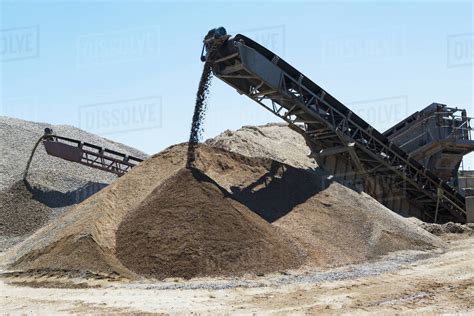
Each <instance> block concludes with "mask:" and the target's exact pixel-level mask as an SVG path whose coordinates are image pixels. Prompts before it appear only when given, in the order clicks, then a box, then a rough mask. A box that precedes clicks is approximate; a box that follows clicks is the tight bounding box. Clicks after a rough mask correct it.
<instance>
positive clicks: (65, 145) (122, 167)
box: [42, 135, 143, 177]
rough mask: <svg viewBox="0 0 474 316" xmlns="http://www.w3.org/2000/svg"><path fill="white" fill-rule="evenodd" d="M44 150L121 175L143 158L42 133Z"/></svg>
mask: <svg viewBox="0 0 474 316" xmlns="http://www.w3.org/2000/svg"><path fill="white" fill-rule="evenodd" d="M42 138H43V145H44V146H45V149H46V152H47V153H48V154H50V155H52V156H56V157H59V158H62V159H66V160H69V161H73V162H77V163H80V164H82V165H86V166H89V167H92V168H96V169H100V170H104V171H107V172H111V173H114V174H116V175H117V176H119V177H120V176H122V175H124V174H125V173H127V172H128V171H130V169H131V168H133V167H135V166H136V165H138V164H139V163H140V162H142V161H143V160H142V159H140V158H136V157H132V156H128V155H125V154H123V153H120V152H117V151H114V150H110V149H106V148H102V147H100V146H96V145H93V144H89V143H85V142H81V141H78V140H75V139H71V138H67V137H62V136H57V135H44V136H43V137H42Z"/></svg>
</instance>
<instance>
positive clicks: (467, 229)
mask: <svg viewBox="0 0 474 316" xmlns="http://www.w3.org/2000/svg"><path fill="white" fill-rule="evenodd" d="M409 220H410V221H411V222H413V223H415V224H416V225H418V226H420V227H421V228H423V229H424V230H426V231H428V232H430V233H431V234H433V235H436V236H442V235H445V234H467V235H474V223H467V224H460V223H453V222H448V223H444V224H435V223H425V222H423V221H421V220H419V219H418V218H416V217H410V218H409Z"/></svg>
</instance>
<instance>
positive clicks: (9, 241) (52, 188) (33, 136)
mask: <svg viewBox="0 0 474 316" xmlns="http://www.w3.org/2000/svg"><path fill="white" fill-rule="evenodd" d="M46 127H49V128H52V129H53V131H54V132H55V133H56V134H58V135H61V136H66V137H70V138H74V139H78V140H82V141H85V142H89V143H92V144H96V145H99V146H103V147H105V148H109V149H113V150H116V151H120V152H123V153H126V154H129V155H133V156H136V157H139V158H146V157H147V155H146V154H145V153H143V152H141V151H139V150H137V149H134V148H131V147H129V146H126V145H123V144H119V143H116V142H113V141H111V140H108V139H105V138H102V137H100V136H97V135H94V134H90V133H87V132H85V131H83V130H81V129H78V128H76V127H73V126H68V125H51V124H45V123H36V122H29V121H24V120H20V119H15V118H9V117H5V116H0V139H1V142H0V212H1V213H0V251H2V250H4V249H6V248H8V247H10V246H11V245H13V244H15V243H17V242H19V241H21V240H23V239H25V237H27V236H28V235H30V234H31V233H33V232H34V231H35V230H36V229H38V228H39V227H41V226H43V225H44V224H45V223H47V222H48V221H49V220H50V219H51V218H54V217H56V216H58V215H59V214H61V213H62V212H64V211H65V210H66V209H68V208H70V207H71V206H72V205H75V204H77V203H79V202H80V201H82V200H84V199H85V198H87V197H88V196H90V195H92V194H94V193H95V192H97V191H99V190H100V189H102V188H104V187H105V186H107V185H108V184H109V183H111V182H112V181H114V180H115V179H116V178H117V177H116V176H115V175H113V174H110V173H108V172H105V171H101V170H97V169H92V168H89V167H86V166H83V165H80V164H76V163H72V162H68V161H65V160H62V159H60V158H56V157H52V156H49V155H48V154H47V153H46V151H45V150H44V147H43V146H41V145H40V146H38V149H37V150H36V153H35V156H34V158H33V161H32V164H31V166H30V170H29V173H28V182H29V185H30V186H31V187H30V190H27V188H26V187H25V186H24V184H23V182H22V181H21V180H22V177H23V172H24V170H25V168H26V164H27V161H28V158H29V156H30V153H31V151H32V149H33V147H34V144H35V143H36V141H37V140H38V139H39V138H40V137H41V135H43V132H44V129H45V128H46Z"/></svg>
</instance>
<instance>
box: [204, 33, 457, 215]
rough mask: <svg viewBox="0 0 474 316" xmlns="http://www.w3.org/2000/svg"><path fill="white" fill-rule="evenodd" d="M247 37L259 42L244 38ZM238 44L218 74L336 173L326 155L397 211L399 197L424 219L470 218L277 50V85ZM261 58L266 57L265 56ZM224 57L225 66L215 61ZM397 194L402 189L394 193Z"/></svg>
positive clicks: (445, 190) (442, 187) (433, 180)
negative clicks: (283, 63) (280, 121)
mask: <svg viewBox="0 0 474 316" xmlns="http://www.w3.org/2000/svg"><path fill="white" fill-rule="evenodd" d="M239 36H241V35H239ZM241 37H243V36H241ZM248 42H251V43H252V46H255V45H258V44H255V43H254V42H252V41H250V40H246V41H245V43H248ZM234 44H235V46H237V49H238V51H239V54H235V53H234V54H232V55H230V56H228V57H226V58H220V60H218V61H216V63H215V64H214V67H213V70H214V73H215V74H216V76H217V77H219V78H220V79H222V80H223V81H225V82H226V83H228V84H229V85H231V86H233V87H235V88H236V89H237V90H238V91H239V93H241V94H245V95H247V96H248V97H249V98H251V99H252V100H254V101H255V102H257V103H259V104H260V105H261V106H263V107H264V108H266V109H267V110H269V111H270V112H272V113H273V114H275V115H277V116H278V117H280V118H281V119H283V120H285V121H286V122H288V123H289V125H290V127H291V128H293V129H294V130H296V131H298V132H299V133H301V134H302V135H303V136H304V137H305V139H306V140H307V142H308V143H309V145H310V147H311V149H312V151H313V155H314V156H315V158H316V159H317V160H318V163H320V165H321V164H322V165H321V166H322V167H323V168H325V169H328V171H329V172H332V173H334V172H337V170H338V168H337V167H336V166H329V165H328V164H325V159H326V158H328V157H337V159H336V160H335V161H336V164H337V163H338V161H339V163H342V164H347V166H345V167H344V168H343V170H345V171H344V173H347V174H350V175H356V177H358V178H362V179H363V180H364V186H365V190H366V191H367V192H368V193H369V194H371V195H372V196H373V197H374V198H376V199H377V200H379V201H380V202H382V203H383V204H385V205H386V206H387V207H389V208H391V209H392V210H394V211H397V210H399V209H400V208H401V207H402V206H401V205H398V206H396V205H395V204H394V203H395V200H399V201H398V202H400V199H401V200H403V202H404V203H405V204H404V205H410V207H412V208H414V209H418V210H422V214H423V217H424V219H426V220H433V221H434V220H435V219H439V218H440V217H443V216H444V218H447V219H452V218H453V217H454V218H455V220H458V221H461V222H463V221H465V220H466V219H465V218H466V212H465V201H464V198H463V197H462V196H461V195H460V194H459V193H458V192H456V191H455V190H454V189H453V188H452V187H451V186H449V185H448V184H447V183H445V182H444V181H442V180H441V179H439V178H438V177H437V176H436V175H434V174H433V173H431V172H430V171H429V170H427V169H426V168H424V167H423V166H422V165H421V164H420V163H418V162H417V161H415V160H414V159H412V158H410V157H408V155H407V154H406V153H405V152H404V151H403V150H401V149H400V148H399V147H397V146H396V145H395V144H393V143H391V142H389V141H388V140H387V139H386V138H384V137H383V136H382V137H380V136H378V135H380V133H378V132H377V131H375V129H374V128H373V127H372V126H370V125H369V124H367V123H365V122H364V121H362V120H361V119H360V118H359V117H357V116H356V115H354V114H353V113H352V112H351V111H350V110H349V109H347V108H345V110H347V112H346V113H343V112H342V111H341V107H340V106H339V108H338V107H336V106H334V100H335V99H334V98H333V97H332V96H329V95H328V94H327V93H326V92H325V91H324V90H322V89H319V91H315V89H311V88H310V87H308V86H306V85H305V83H304V81H305V80H304V79H305V77H304V76H303V75H302V74H300V73H298V74H297V75H295V74H294V71H292V72H293V75H290V74H289V73H288V72H286V71H285V70H283V69H282V68H283V67H279V64H280V63H279V60H280V59H279V58H278V57H277V56H276V55H274V56H273V58H272V59H270V60H269V61H270V62H271V63H272V64H273V65H274V66H275V67H277V68H278V69H279V70H280V71H279V72H278V73H279V76H280V78H279V79H278V80H277V82H278V84H277V85H275V83H274V82H275V81H273V82H269V80H268V76H266V74H265V73H262V70H261V69H258V68H255V66H252V65H247V64H246V63H245V60H244V59H245V56H244V58H242V55H243V54H247V52H248V51H249V50H252V52H251V53H252V54H254V55H255V54H258V52H255V50H254V49H253V48H251V47H248V46H246V44H244V43H243V41H242V40H240V41H239V42H235V43H234ZM259 58H267V60H268V57H264V56H260V57H259ZM224 61H225V65H217V64H218V63H222V62H224ZM293 70H294V69H293ZM264 71H267V72H272V71H268V70H264ZM273 73H275V71H273ZM360 121H362V123H363V124H361V123H360ZM364 125H365V126H364ZM374 131H375V132H374ZM376 134H378V135H376ZM339 169H340V168H339ZM395 192H397V193H395ZM395 194H398V196H397V197H396V198H394V195H395ZM399 204H400V203H399ZM438 213H439V214H438Z"/></svg>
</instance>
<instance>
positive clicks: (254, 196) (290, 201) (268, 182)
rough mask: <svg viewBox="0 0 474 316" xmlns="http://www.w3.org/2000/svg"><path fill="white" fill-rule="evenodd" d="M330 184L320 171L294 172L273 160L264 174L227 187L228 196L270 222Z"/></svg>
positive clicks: (295, 170)
mask: <svg viewBox="0 0 474 316" xmlns="http://www.w3.org/2000/svg"><path fill="white" fill-rule="evenodd" d="M330 184H331V180H328V179H327V177H325V176H324V175H323V173H322V172H319V171H317V170H316V171H314V170H304V169H297V168H293V167H291V166H288V165H285V164H282V163H279V162H276V161H274V162H273V163H272V166H271V169H270V171H269V172H268V173H266V174H265V175H263V176H262V177H260V178H259V179H258V180H257V181H255V182H254V183H252V184H250V185H249V186H247V187H245V188H243V189H241V188H239V187H231V188H230V190H231V191H232V197H233V198H234V199H236V200H237V201H239V202H240V203H242V204H244V205H245V206H247V207H248V208H249V209H251V210H252V211H253V212H255V213H256V214H258V215H259V216H260V217H262V218H263V219H265V220H266V221H267V222H270V223H272V222H274V221H276V220H278V219H279V218H280V217H283V216H285V215H286V214H288V213H289V212H291V211H292V210H293V208H294V207H295V206H297V205H298V204H301V203H303V202H305V201H306V200H307V199H309V198H310V197H312V196H314V195H315V194H317V193H318V192H321V191H323V190H324V189H326V188H327V187H328V186H329V185H330Z"/></svg>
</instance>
